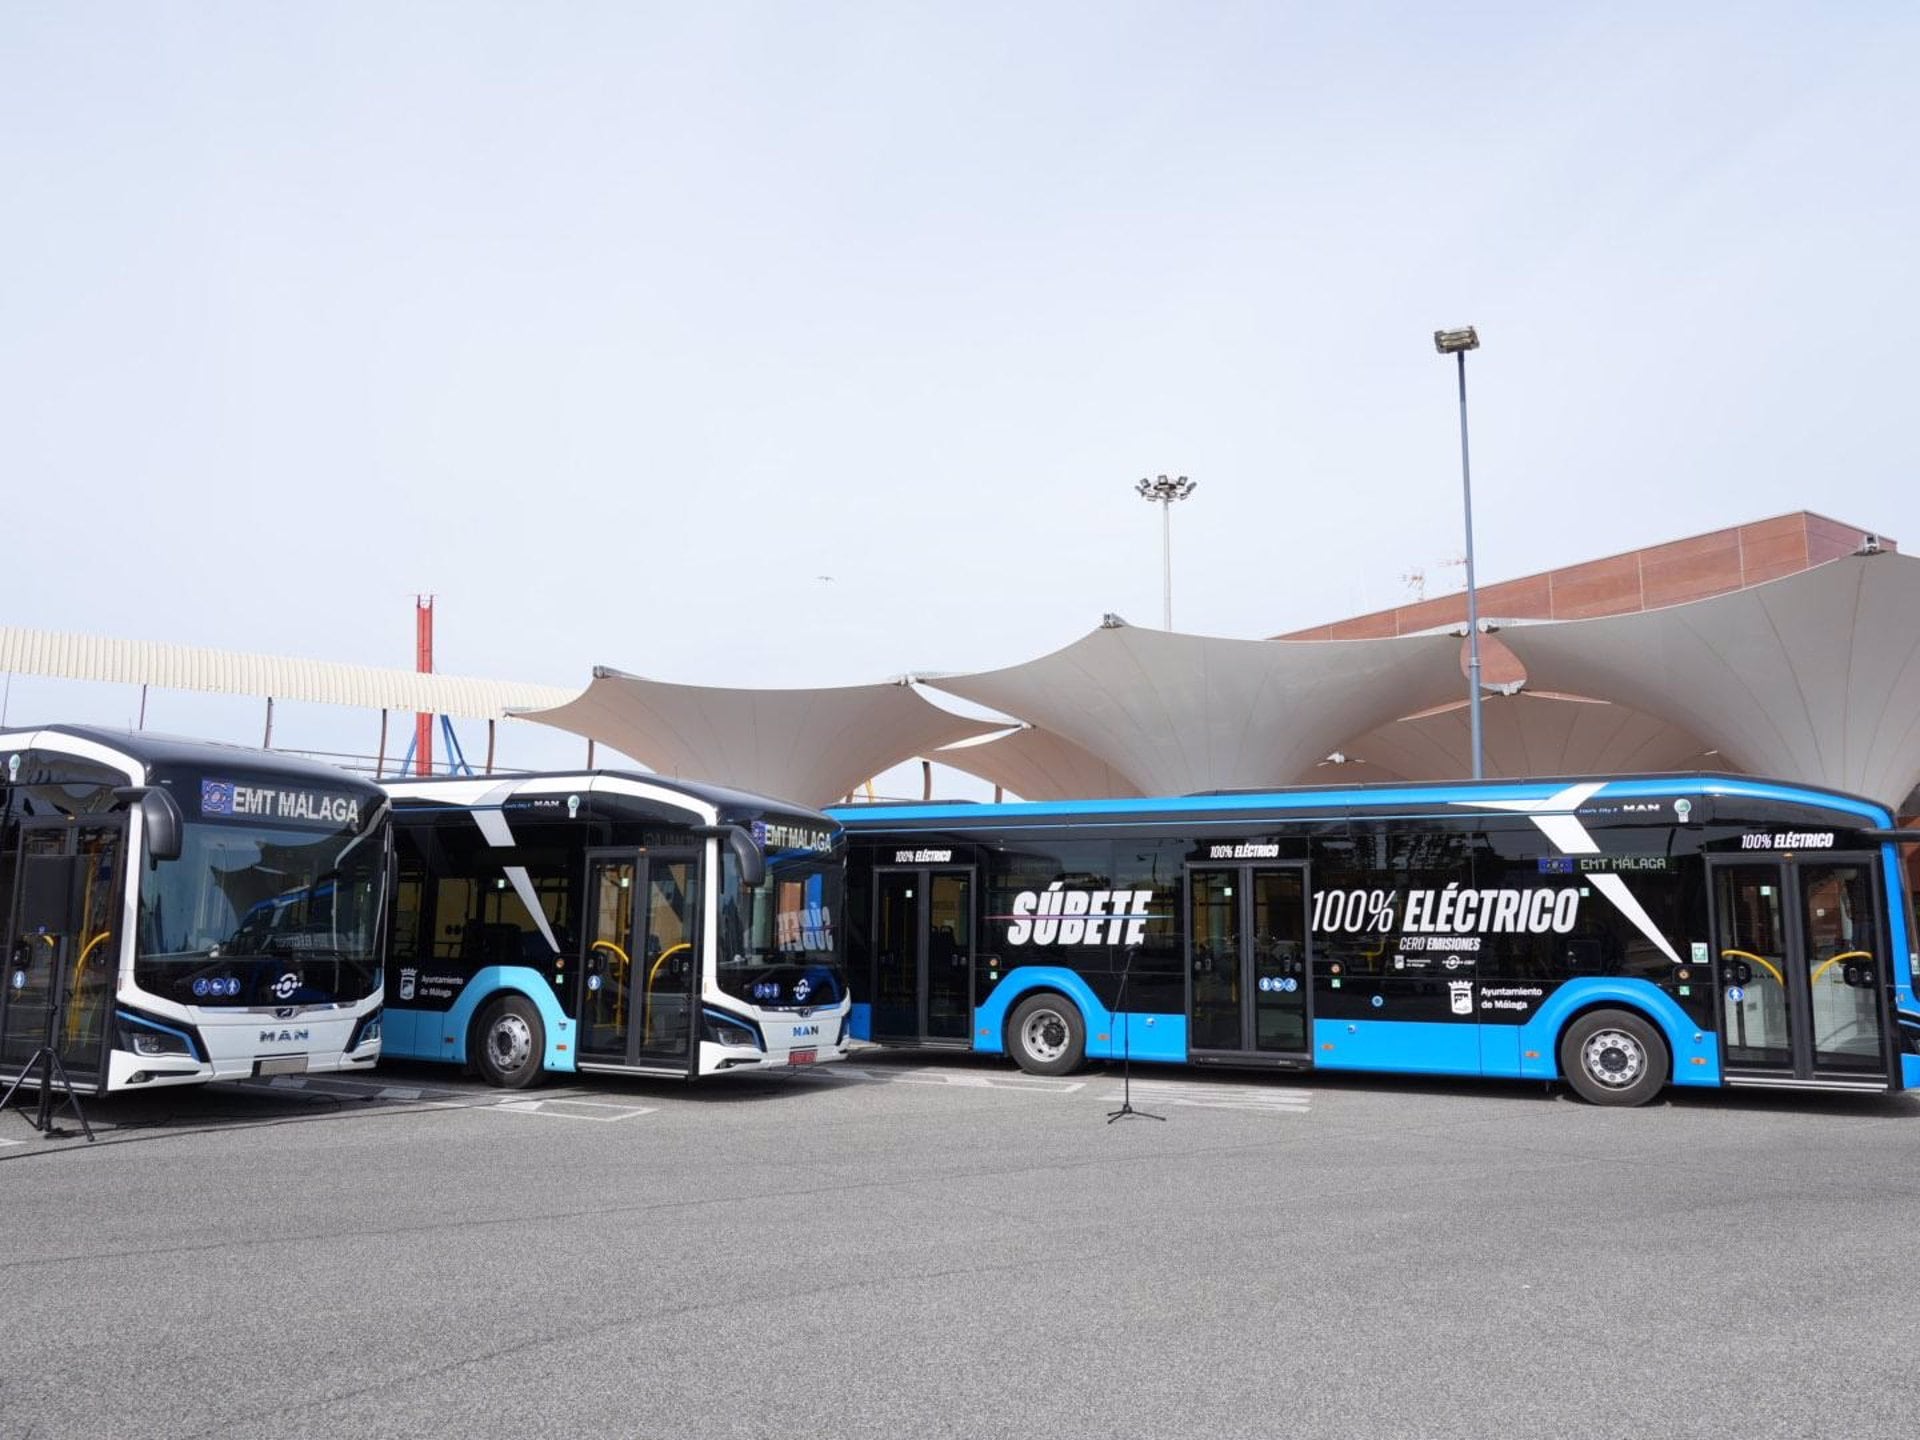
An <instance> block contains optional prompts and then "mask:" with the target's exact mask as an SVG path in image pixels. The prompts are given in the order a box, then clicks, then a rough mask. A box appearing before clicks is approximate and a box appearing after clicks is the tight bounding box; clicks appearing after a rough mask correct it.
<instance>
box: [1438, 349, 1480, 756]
mask: <svg viewBox="0 0 1920 1440" xmlns="http://www.w3.org/2000/svg"><path fill="white" fill-rule="evenodd" d="M1433 348H1434V349H1436V350H1438V351H1439V352H1440V353H1441V354H1442V355H1451V356H1453V357H1454V359H1455V361H1457V362H1458V365H1459V370H1460V495H1461V499H1462V501H1463V502H1464V503H1465V506H1466V517H1467V715H1468V724H1469V727H1470V728H1471V731H1472V739H1471V743H1472V746H1473V778H1474V779H1476V780H1478V779H1480V778H1481V776H1482V774H1483V768H1484V767H1483V762H1482V752H1481V743H1480V593H1479V591H1478V590H1477V589H1476V588H1475V587H1474V583H1473V467H1472V465H1471V464H1469V463H1468V460H1467V352H1468V351H1469V350H1478V349H1479V348H1480V336H1479V334H1478V333H1477V332H1476V331H1475V330H1474V328H1473V327H1472V326H1471V325H1468V326H1466V327H1465V328H1464V329H1460V330H1436V331H1434V332H1433Z"/></svg>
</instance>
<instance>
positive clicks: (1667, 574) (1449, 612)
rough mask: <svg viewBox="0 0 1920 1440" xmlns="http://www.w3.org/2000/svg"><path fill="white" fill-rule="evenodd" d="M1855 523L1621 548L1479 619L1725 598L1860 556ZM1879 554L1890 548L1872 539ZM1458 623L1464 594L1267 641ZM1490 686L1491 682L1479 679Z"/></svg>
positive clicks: (1762, 526)
mask: <svg viewBox="0 0 1920 1440" xmlns="http://www.w3.org/2000/svg"><path fill="white" fill-rule="evenodd" d="M1875 533H1876V532H1870V531H1868V530H1866V529H1864V528H1863V527H1861V526H1859V525H1847V524H1843V523H1842V522H1841V521H1838V520H1830V519H1828V518H1827V517H1826V516H1824V515H1815V514H1813V513H1812V512H1811V511H1807V510H1797V511H1795V512H1794V513H1793V514H1791V515H1777V516H1775V517H1774V518H1773V519H1771V520H1758V521H1755V522H1754V523H1753V524H1751V525H1734V526H1730V527H1728V528H1727V529H1725V530H1714V531H1710V532H1709V533H1707V534H1705V535H1694V536H1690V537H1689V538H1687V539H1685V540H1672V541H1669V542H1668V543H1666V544H1664V545H1651V546H1648V547H1647V548H1646V549H1643V550H1629V551H1627V552H1626V553H1625V554H1623V555H1609V556H1608V557H1607V558H1605V559H1604V560H1588V561H1585V562H1584V563H1582V564H1579V565H1568V566H1565V567H1563V568H1562V569H1559V570H1547V571H1543V572H1541V573H1540V574H1538V575H1527V576H1523V577H1522V578H1521V579H1518V580H1503V581H1501V582H1500V583H1498V584H1495V585H1485V584H1483V585H1481V586H1480V587H1479V600H1480V618H1481V619H1482V620H1483V621H1489V620H1490V621H1496V622H1497V621H1500V620H1584V619H1589V618H1591V617H1593V616H1596V615H1624V614H1629V613H1631V612H1633V611H1636V610H1658V609H1660V608H1661V607H1662V606H1665V605H1679V604H1682V603H1683V602H1685V601H1688V600H1704V599H1706V598H1707V597H1708V596H1710V595H1724V594H1726V593H1728V592H1729V591H1733V590H1741V589H1744V588H1745V587H1747V586H1749V585H1758V584H1760V583H1761V582H1762V581H1765V580H1778V579H1779V578H1780V577H1781V576H1783V575H1792V574H1794V573H1796V572H1797V571H1801V570H1809V569H1812V568H1813V567H1814V566H1815V565H1822V564H1825V563H1826V562H1827V561H1829V560H1838V559H1839V558H1840V557H1841V556H1843V555H1851V554H1853V553H1854V552H1856V551H1857V550H1859V549H1860V548H1861V546H1862V544H1863V542H1864V541H1865V539H1866V537H1867V535H1869V534H1875ZM1876 538H1877V539H1878V540H1879V543H1880V546H1881V548H1883V549H1886V550H1894V549H1897V548H1898V546H1897V545H1896V544H1895V543H1894V542H1893V541H1892V540H1890V539H1888V538H1887V537H1886V536H1884V535H1877V534H1876ZM1466 618H1467V596H1466V591H1464V590H1461V591H1459V592H1457V593H1455V594H1452V595H1442V596H1439V597H1438V598H1436V599H1433V600H1422V601H1419V602H1417V603H1415V604H1412V605H1400V606H1396V607H1395V608H1393V609H1391V610H1376V611H1374V612H1373V613H1372V614H1370V615H1356V616H1354V617H1353V618H1352V619H1350V620H1336V621H1334V622H1332V623H1331V624H1327V625H1315V626H1311V627H1309V628H1308V629H1305V630H1294V631H1291V632H1289V633H1287V634H1285V635H1275V636H1272V637H1271V638H1272V639H1275V640H1368V639H1375V638H1379V637H1383V636H1390V635H1415V634H1418V633H1420V632H1421V631H1424V630H1435V629H1439V628H1440V627H1442V626H1446V625H1463V624H1465V623H1466ZM1487 680H1488V682H1489V683H1492V684H1497V683H1500V679H1499V677H1498V676H1496V675H1494V674H1493V673H1492V672H1491V667H1489V673H1488V675H1487Z"/></svg>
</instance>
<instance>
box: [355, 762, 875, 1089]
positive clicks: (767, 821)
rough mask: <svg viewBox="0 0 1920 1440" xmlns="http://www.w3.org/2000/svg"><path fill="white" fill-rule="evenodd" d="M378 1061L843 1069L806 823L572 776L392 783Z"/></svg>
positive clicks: (804, 817)
mask: <svg viewBox="0 0 1920 1440" xmlns="http://www.w3.org/2000/svg"><path fill="white" fill-rule="evenodd" d="M387 791H388V793H389V794H390V795H391V796H392V798H393V806H394V830H395V850H396V854H397V857H398V870H397V874H396V880H395V889H394V923H393V927H392V931H391V934H390V936H389V941H388V946H387V1012H386V1038H385V1054H386V1055H387V1056H388V1057H389V1058H394V1059H403V1058H404V1059H416V1060H450V1061H454V1062H457V1063H463V1064H471V1065H472V1066H473V1067H474V1068H475V1069H476V1070H477V1071H479V1073H480V1074H481V1076H483V1077H484V1078H485V1079H486V1080H488V1081H489V1082H491V1083H492V1084H495V1085H500V1086H505V1087H508V1088H518V1087H521V1086H525V1085H530V1084H532V1083H534V1082H535V1081H536V1080H538V1079H539V1078H540V1077H541V1076H542V1075H543V1074H545V1073H547V1072H549V1071H575V1070H590V1071H604V1072H613V1073H622V1074H634V1075H661V1076H675V1077H680V1078H686V1079H691V1078H695V1077H698V1076H702V1075H714V1074H718V1073H720V1072H722V1071H729V1070H741V1069H766V1068H769V1067H781V1066H791V1065H812V1064H823V1063H826V1062H828V1061H832V1060H838V1059H841V1058H843V1057H844V1055H845V1053H846V1044H847V1040H848V1034H847V1016H848V1000H847V992H846V982H845V979H844V974H843V972H842V969H841V965H840V947H839V940H838V938H837V934H836V930H835V926H836V925H837V924H838V921H839V916H840V895H841V885H842V880H843V872H844V868H845V865H844V850H843V842H842V839H841V834H840V828H839V827H838V826H837V825H835V824H834V823H833V822H832V821H831V820H829V819H827V817H826V816H824V815H821V814H818V813H817V812H814V811H811V810H804V809H800V808H798V807H796V806H793V805H788V804H786V803H784V802H782V801H778V800H768V799H766V798H764V797H762V796H758V795H749V794H746V793H744V792H741V791H737V790H728V789H724V788H722V787H720V786H717V785H702V784H695V783H692V782H686V781H679V780H667V779H663V778H662V777H660V776H658V775H639V774H631V775H629V774H622V773H620V772H618V771H606V770H596V771H579V772H567V773H555V774H544V775H519V776H514V777H511V778H504V779H503V778H498V777H493V778H484V779H444V778H443V779H423V780H395V781H389V782H388V783H387Z"/></svg>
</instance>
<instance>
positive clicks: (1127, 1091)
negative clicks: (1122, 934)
mask: <svg viewBox="0 0 1920 1440" xmlns="http://www.w3.org/2000/svg"><path fill="white" fill-rule="evenodd" d="M1134 953H1135V952H1134V949H1133V947H1131V946H1129V947H1128V949H1127V962H1126V964H1125V966H1123V967H1122V969H1121V971H1120V1001H1119V1003H1118V1004H1117V1005H1115V1006H1114V1013H1115V1015H1116V1016H1117V1017H1118V1019H1119V1021H1120V1024H1121V1026H1122V1029H1121V1031H1120V1108H1119V1109H1118V1110H1109V1111H1108V1112H1107V1124H1109V1125H1111V1124H1113V1122H1114V1121H1116V1120H1121V1119H1126V1118H1129V1117H1131V1118H1133V1119H1135V1120H1164V1119H1166V1118H1167V1117H1166V1116H1164V1115H1155V1114H1153V1113H1152V1112H1151V1111H1147V1110H1136V1109H1134V1108H1133V1017H1132V1016H1131V1015H1129V1014H1128V1013H1127V982H1128V981H1129V980H1131V979H1132V978H1133V957H1134Z"/></svg>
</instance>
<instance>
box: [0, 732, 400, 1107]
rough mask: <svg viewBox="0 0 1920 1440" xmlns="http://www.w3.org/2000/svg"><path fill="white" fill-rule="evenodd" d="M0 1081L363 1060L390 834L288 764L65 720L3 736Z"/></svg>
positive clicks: (98, 1084) (248, 1072)
mask: <svg viewBox="0 0 1920 1440" xmlns="http://www.w3.org/2000/svg"><path fill="white" fill-rule="evenodd" d="M0 781H3V782H4V786H5V789H4V795H5V801H4V808H3V809H0V913H4V915H5V917H6V932H5V934H6V943H7V947H8V949H7V956H6V964H5V969H4V971H0V974H4V977H5V983H4V986H0V1084H3V1083H8V1082H11V1081H12V1080H15V1079H17V1078H19V1077H20V1076H21V1075H22V1074H23V1073H27V1072H29V1071H31V1072H32V1074H33V1075H34V1077H35V1078H38V1076H39V1074H40V1073H41V1070H40V1069H36V1068H34V1067H35V1063H36V1061H37V1062H38V1065H39V1066H40V1067H41V1068H42V1069H47V1070H51V1069H52V1067H50V1066H47V1065H46V1064H45V1052H46V1051H47V1050H49V1049H50V1050H51V1051H52V1054H53V1055H54V1056H56V1057H57V1058H58V1059H59V1061H60V1064H61V1068H63V1069H64V1071H65V1073H66V1077H67V1084H68V1085H69V1086H70V1087H71V1089H73V1090H74V1091H76V1092H78V1093H82V1094H87V1093H91V1094H102V1093H106V1092H110V1091H125V1090H134V1089H148V1088H153V1087H158V1086H167V1085H184V1084H193V1083H197V1082H201V1081H208V1080H219V1079H234V1078H244V1077H248V1076H254V1075H276V1074H296V1073H306V1072H308V1071H341V1070H348V1071H353V1070H365V1069H370V1068H372V1066H373V1065H374V1063H375V1062H376V1061H377V1060H378V1059H379V1056H380V1002H381V991H380V965H379V950H380V947H379V934H380V927H381V922H382V919H383V913H382V912H383V906H384V904H385V899H386V880H387V873H388V868H389V864H388V861H389V849H388V847H389V831H388V825H387V819H386V817H387V814H388V811H389V808H390V807H389V806H388V804H387V802H386V797H385V796H384V794H383V793H382V792H381V791H380V789H379V787H378V786H376V785H372V784H369V783H368V782H366V781H364V780H359V779H356V778H354V777H353V776H350V775H347V774H344V773H342V772H340V771H337V770H334V769H332V768H331V767H329V766H325V765H320V764H317V763H315V762H313V761H309V760H304V759H300V758H297V757H294V756H287V755H274V754H268V753H266V752H263V751H258V750H248V749H244V748H241V747H239V746H231V745H216V744H209V743H203V742H198V741H189V740H175V739H170V738H165V737H160V736H155V735H150V734H145V733H139V734H132V733H123V732H117V731H112V730H106V729H95V728H90V727H86V726H79V725H48V726H45V727H42V728H38V729H18V730H8V731H0Z"/></svg>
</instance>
